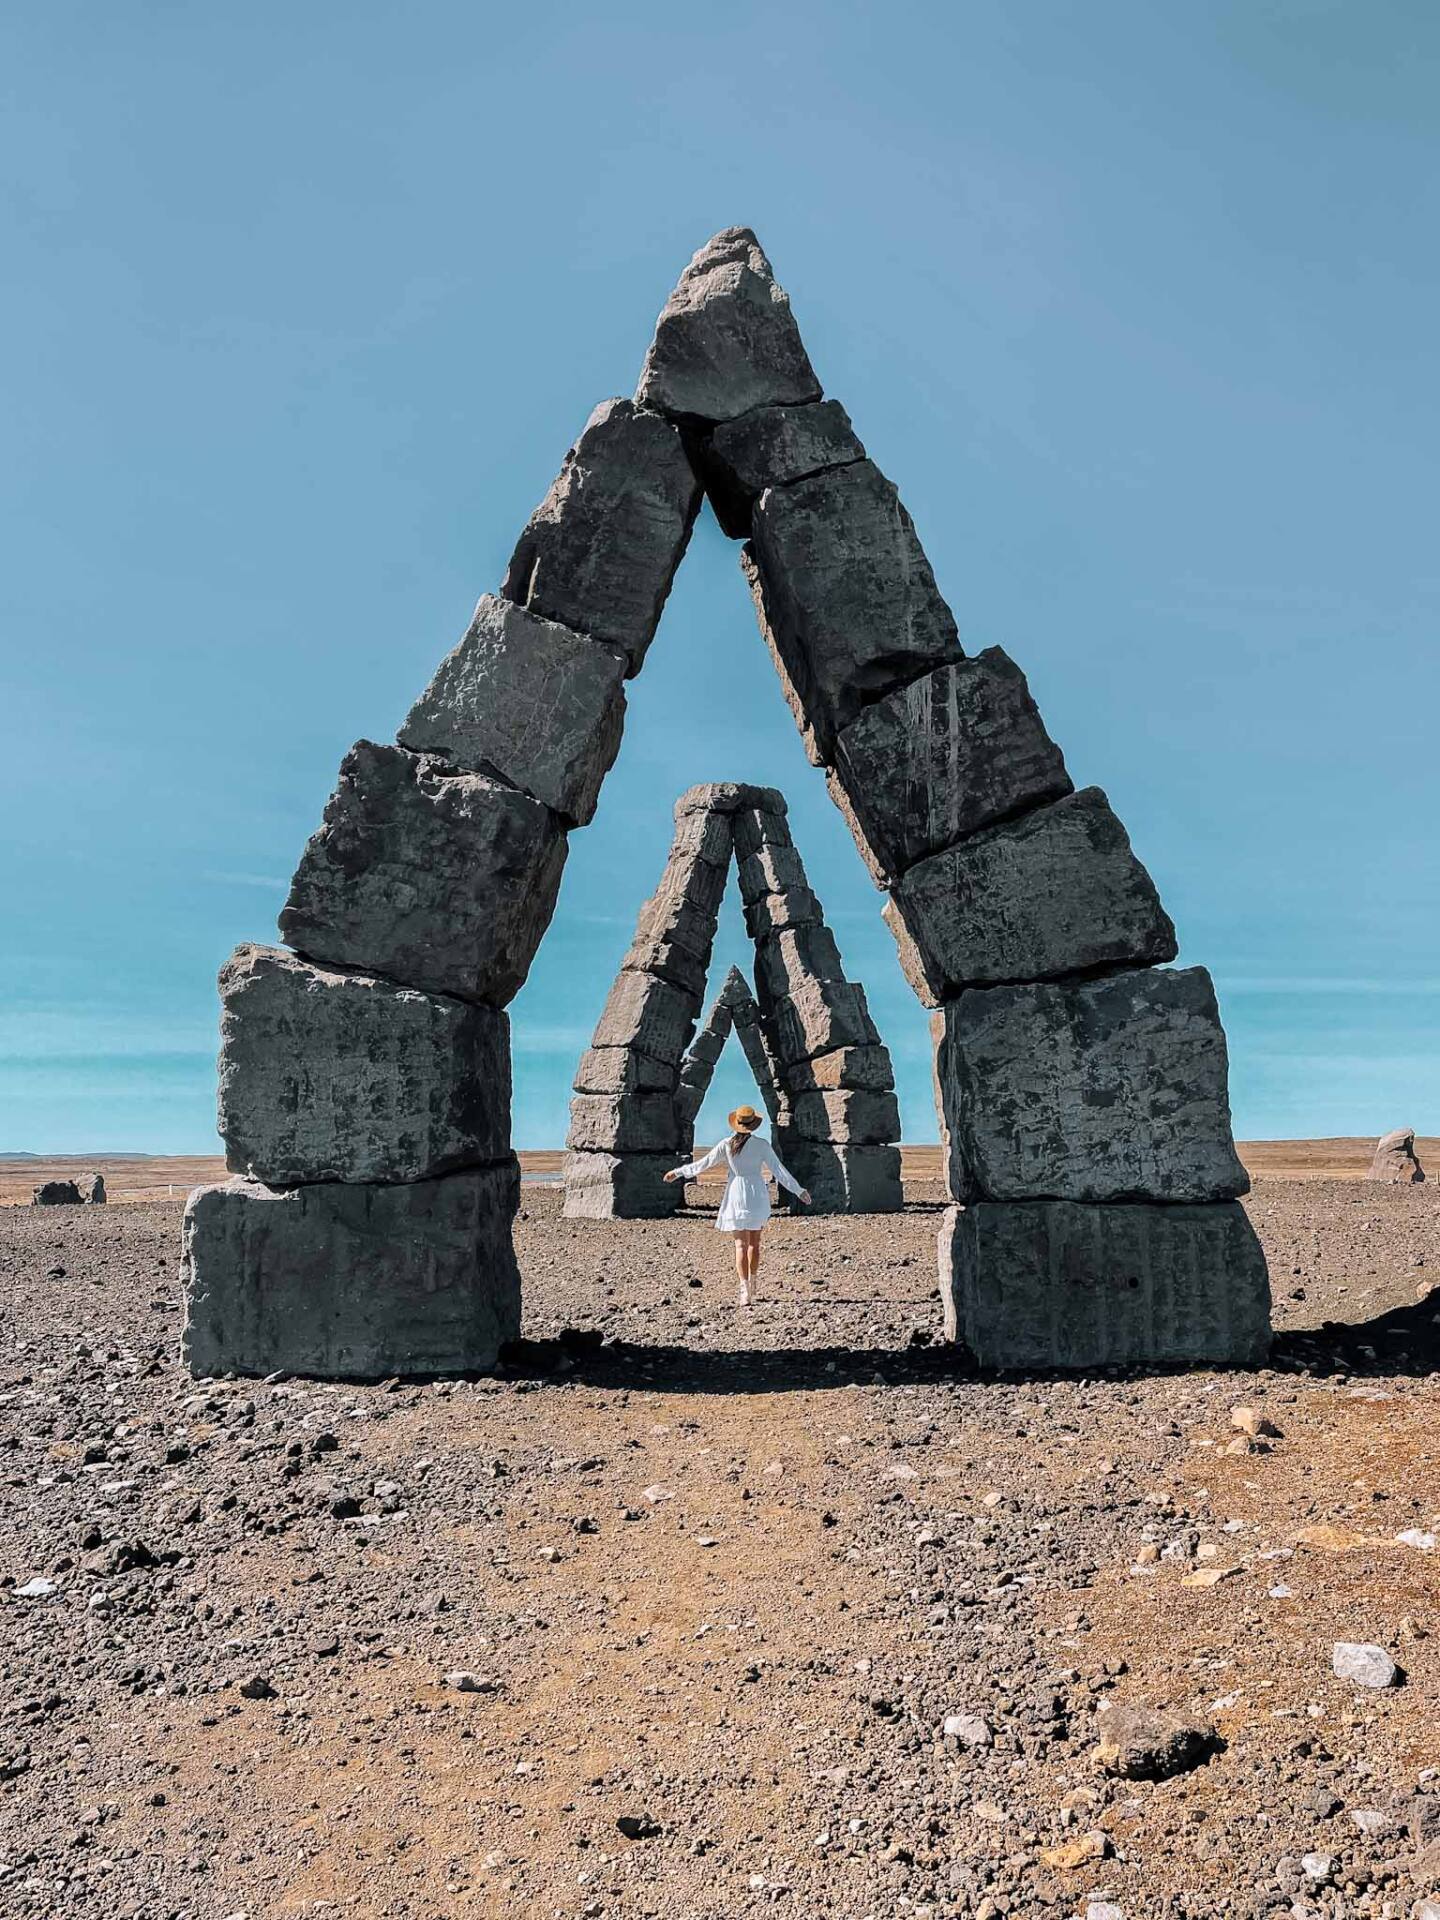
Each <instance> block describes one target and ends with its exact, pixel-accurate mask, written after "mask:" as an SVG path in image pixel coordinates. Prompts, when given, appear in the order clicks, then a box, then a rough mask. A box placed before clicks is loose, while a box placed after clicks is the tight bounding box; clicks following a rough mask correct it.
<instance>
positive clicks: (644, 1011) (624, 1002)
mask: <svg viewBox="0 0 1440 1920" xmlns="http://www.w3.org/2000/svg"><path fill="white" fill-rule="evenodd" d="M699 1014H700V1003H699V1001H698V1000H697V999H695V998H694V997H693V996H692V995H691V994H688V993H682V992H681V991H680V989H679V988H678V987H673V986H671V984H670V982H669V981H668V980H659V979H656V978H655V976H654V975H653V974H648V973H621V974H619V975H617V977H616V980H615V984H614V986H613V987H612V988H611V989H610V997H609V999H608V1000H607V1001H606V1002H605V1006H604V1010H603V1011H602V1013H601V1015H600V1020H599V1024H598V1025H597V1026H596V1028H595V1037H594V1040H593V1042H592V1045H593V1046H596V1047H633V1048H634V1049H635V1051H636V1052H637V1053H648V1054H649V1056H650V1058H651V1059H652V1060H662V1061H664V1062H665V1063H666V1064H667V1065H670V1066H673V1067H674V1068H675V1069H676V1070H677V1071H678V1069H679V1065H680V1060H681V1057H682V1055H683V1054H684V1052H685V1049H686V1048H687V1047H688V1046H689V1044H690V1036H691V1034H692V1033H693V1032H694V1031H695V1022H696V1020H697V1019H698V1018H699Z"/></svg>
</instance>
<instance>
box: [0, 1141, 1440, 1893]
mask: <svg viewBox="0 0 1440 1920" xmlns="http://www.w3.org/2000/svg"><path fill="white" fill-rule="evenodd" d="M1369 1144H1370V1143H1368V1142H1366V1143H1363V1146H1364V1149H1365V1156H1366V1157H1368V1150H1369ZM1422 1156H1423V1148H1422ZM1437 1164H1440V1157H1437ZM1362 1170H1363V1167H1362ZM1303 1171H1305V1172H1307V1174H1308V1173H1310V1172H1312V1171H1313V1170H1311V1169H1304V1170H1303ZM1349 1171H1351V1169H1350V1168H1349V1167H1348V1166H1347V1172H1349ZM692 1191H693V1190H692ZM1437 1194H1440V1186H1437V1185H1436V1184H1434V1183H1432V1184H1427V1185H1426V1186H1423V1187H1419V1188H1415V1189H1404V1190H1397V1189H1390V1188H1381V1187H1378V1186H1373V1185H1366V1184H1364V1183H1363V1182H1360V1181H1357V1180H1354V1179H1336V1178H1318V1177H1307V1178H1305V1179H1303V1180H1300V1179H1296V1180H1289V1179H1279V1178H1262V1179H1261V1181H1260V1183H1259V1185H1258V1187H1257V1191H1256V1194H1255V1196H1254V1197H1253V1199H1252V1201H1251V1203H1250V1206H1251V1212H1252V1215H1253V1217H1254V1219H1255V1222H1256V1226H1257V1228H1258V1231H1259V1233H1260V1235H1261V1238H1262V1240H1263V1241H1264V1243H1265V1246H1266V1249H1267V1252H1268V1254H1269V1257H1270V1262H1271V1269H1272V1275H1273V1279H1274V1285H1275V1290H1276V1296H1277V1321H1278V1324H1279V1326H1280V1329H1281V1332H1280V1337H1279V1340H1278V1342H1277V1346H1276V1350H1275V1354H1274V1356H1273V1364H1272V1366H1271V1367H1270V1368H1267V1369H1265V1370H1263V1371H1260V1372H1247V1373H1237V1374H1226V1373H1216V1372H1195V1373H1190V1374H1175V1375H1161V1376H1154V1377H1123V1376H1116V1377H1106V1378H1095V1379H1084V1380H1057V1379H1048V1378H1043V1377H1039V1378H1034V1379H1020V1380H1017V1379H998V1378H995V1377H982V1376H979V1375H977V1374H975V1372H974V1371H973V1369H969V1368H967V1367H966V1366H965V1365H964V1363H963V1362H962V1361H960V1360H958V1359H957V1358H956V1356H954V1355H953V1354H952V1353H950V1352H949V1351H947V1350H944V1349H940V1348H938V1347H937V1346H935V1345H932V1344H926V1343H927V1342H928V1341H929V1340H930V1338H931V1336H932V1335H933V1334H934V1331H935V1329H936V1326H937V1322H938V1306H937V1301H936V1299H935V1286H934V1239H935V1229H936V1225H937V1213H938V1192H937V1190H936V1189H935V1188H934V1187H933V1186H926V1185H924V1184H923V1183H920V1182H916V1183H915V1184H914V1185H913V1186H912V1188H911V1196H910V1201H909V1204H908V1206H907V1209H906V1211H905V1213H904V1214H903V1215H899V1216H892V1217H889V1218H883V1217H882V1218H870V1219H858V1220H840V1221H829V1220H823V1221H822V1220H813V1219H788V1218H787V1219H784V1220H781V1221H779V1222H778V1223H777V1224H776V1226H775V1227H774V1228H773V1230H772V1232H771V1234H770V1235H769V1236H768V1237H767V1243H766V1244H767V1253H768V1263H767V1267H766V1269H765V1272H764V1275H763V1276H762V1277H763V1283H764V1288H765V1294H764V1297H763V1298H762V1300H761V1302H760V1304H759V1305H758V1306H757V1307H756V1308H755V1309H754V1310H752V1311H750V1312H742V1311H740V1310H737V1309H736V1308H735V1307H733V1306H732V1304H731V1300H732V1283H731V1281H730V1279H729V1277H728V1274H727V1260H728V1246H727V1243H726V1242H725V1241H723V1240H722V1239H721V1238H720V1236H718V1235H717V1234H715V1233H714V1231H713V1229H712V1224H711V1218H710V1216H708V1215H707V1214H706V1212H704V1211H703V1210H701V1209H700V1208H697V1209H696V1210H694V1211H691V1212H689V1213H687V1214H686V1215H684V1216H682V1217H681V1218H679V1219H677V1220H674V1221H666V1222H634V1223H625V1224H616V1225H600V1224H592V1223H580V1222H577V1223H568V1222H565V1221H562V1220H561V1219H560V1218H559V1217H558V1216H559V1195H558V1193H557V1192H555V1191H554V1190H551V1189H546V1188H544V1187H530V1188H527V1189H526V1190H525V1204H524V1209H523V1212H522V1216H521V1219H520V1221H519V1223H518V1229H517V1239H518V1245H519V1249H520V1255H521V1260H522V1265H523V1268H524V1273H525V1283H526V1300H527V1324H526V1332H527V1335H528V1336H529V1337H530V1339H531V1340H532V1341H533V1342H534V1343H536V1344H535V1345H534V1346H533V1347H531V1348H530V1349H528V1350H527V1355H526V1358H525V1360H524V1363H523V1366H521V1367H520V1368H519V1369H518V1370H516V1371H513V1372H511V1373H508V1374H507V1375H506V1376H505V1377H503V1378H500V1379H485V1380H476V1381H472V1382H438V1383H435V1384H433V1385H432V1384H421V1385H404V1386H395V1385H391V1386H385V1385H377V1386H368V1387H334V1386H325V1385H320V1384H316V1383H313V1382H307V1381H277V1382H274V1383H270V1384H264V1383H260V1382H256V1381H238V1380H236V1381H213V1382H196V1381H194V1380H192V1379H190V1378H189V1377H188V1376H187V1375H185V1374H184V1373H183V1372H182V1371H181V1370H180V1368H179V1367H178V1365H177V1364H176V1360H175V1347H176V1337H177V1330H178V1324H179V1307H180V1302H179V1297H178V1290H177V1253H178V1225H179V1213H180V1207H179V1203H178V1200H176V1201H155V1200H152V1201H148V1202H147V1201H139V1202H137V1203H136V1204H133V1205H127V1206H116V1207H110V1208H104V1209H101V1208H87V1209H69V1208H61V1209H45V1210H39V1209H30V1208H14V1209H11V1210H9V1211H7V1212H6V1213H5V1214H4V1215H3V1216H0V1333H3V1354H4V1362H3V1372H0V1409H3V1415H0V1420H3V1424H0V1444H3V1446H4V1447H5V1448H6V1449H8V1451H7V1452H5V1454H4V1455H3V1458H4V1462H5V1470H4V1473H3V1476H0V1480H3V1484H0V1577H3V1580H4V1582H5V1586H6V1588H7V1589H8V1590H7V1591H5V1592H3V1593H0V1636H3V1642H4V1646H3V1661H4V1671H5V1677H6V1686H5V1688H4V1691H3V1694H0V1780H3V1785H0V1793H3V1795H4V1798H3V1801H0V1810H3V1814H4V1820H3V1825H0V1912H3V1913H4V1914H5V1915H7V1916H8V1915H11V1914H15V1915H51V1914H62V1915H69V1914H84V1915H92V1914H94V1915H118V1916H132V1917H134V1920H142V1917H143V1920H165V1917H166V1916H177V1915H186V1916H192V1917H193V1920H211V1916H214V1917H215V1920H224V1916H235V1915H242V1914H243V1915H246V1916H248V1920H261V1917H262V1916H264V1917H265V1920H269V1916H277V1915H292V1914H293V1915H301V1914H304V1915H336V1914H340V1915H354V1916H366V1917H367V1920H368V1916H391V1915H394V1916H402V1915H403V1916H415V1917H416V1920H451V1916H468V1915H475V1916H477V1917H478V1916H485V1920H490V1917H491V1916H507V1917H508V1916H521V1915H524V1916H527V1920H528V1917H530V1916H541V1917H546V1916H565V1917H566V1920H569V1917H570V1916H575V1917H576V1920H596V1917H597V1916H617V1917H619V1916H624V1920H631V1917H632V1916H634V1917H635V1920H641V1917H642V1916H656V1920H670V1917H671V1916H674V1917H675V1920H712V1917H713V1920H721V1916H723V1917H724V1920H735V1917H736V1916H741V1915H768V1914H772V1913H775V1914H778V1915H781V1916H784V1915H786V1914H793V1915H796V1916H811V1915H822V1914H823V1915H833V1916H837V1920H865V1917H866V1916H871V1917H872V1920H902V1917H903V1920H942V1916H950V1915H960V1914H963V1915H969V1916H973V1917H974V1920H995V1917H996V1916H998V1915H1001V1914H1011V1915H1031V1914H1054V1915H1056V1916H1064V1920H1070V1916H1073V1915H1080V1916H1084V1915H1085V1914H1086V1913H1087V1909H1089V1907H1090V1903H1092V1902H1096V1903H1100V1902H1104V1903H1109V1905H1110V1906H1113V1907H1116V1908H1118V1909H1119V1911H1120V1913H1121V1914H1122V1915H1123V1916H1124V1920H1140V1917H1141V1916H1144V1917H1145V1920H1149V1917H1150V1916H1154V1915H1167V1916H1172V1917H1174V1920H1178V1917H1179V1916H1192V1917H1194V1920H1199V1916H1210V1915H1218V1914H1235V1915H1272V1914H1273V1915H1277V1916H1278V1915H1281V1914H1298V1915H1302V1916H1320V1915H1322V1914H1323V1915H1326V1916H1341V1915H1345V1916H1353V1915H1375V1916H1381V1917H1384V1916H1391V1917H1392V1920H1400V1917H1402V1916H1403V1920H1409V1916H1410V1915H1411V1912H1412V1907H1413V1905H1414V1903H1415V1902H1416V1901H1417V1900H1418V1899H1420V1898H1421V1897H1422V1895H1423V1894H1424V1893H1425V1892H1426V1891H1427V1890H1429V1889H1432V1888H1433V1889H1434V1892H1435V1897H1436V1898H1437V1899H1440V1844H1437V1843H1440V1791H1437V1788H1440V1776H1437V1771H1436V1770H1437V1769H1440V1715H1437V1710H1436V1689H1437V1683H1440V1606H1437V1598H1440V1580H1437V1571H1440V1549H1437V1550H1435V1551H1431V1550H1429V1548H1428V1546H1427V1540H1428V1537H1429V1536H1430V1535H1432V1534H1434V1533H1435V1532H1436V1531H1440V1405H1437V1373H1436V1369H1437V1367H1440V1295H1436V1294H1432V1293H1431V1291H1430V1289H1431V1286H1432V1282H1433V1278H1434V1276H1435V1273H1436V1267H1437V1262H1440V1244H1437V1240H1440V1235H1437V1225H1440V1200H1437ZM705 1197H706V1196H704V1195H702V1196H701V1198H702V1200H703V1199H704V1198H705ZM1342 1322H1343V1323H1347V1324H1344V1325H1340V1324H1328V1325H1327V1324H1325V1323H1342ZM1237 1407H1248V1408H1251V1409H1255V1410H1258V1411H1259V1412H1261V1413H1263V1415H1264V1416H1265V1417H1266V1418H1268V1419H1269V1420H1270V1421H1271V1422H1272V1423H1273V1425H1274V1426H1275V1427H1276V1428H1277V1429H1278V1430H1279V1431H1278V1435H1277V1436H1276V1437H1274V1438H1273V1439H1269V1440H1263V1441H1260V1442H1258V1443H1253V1444H1254V1445H1256V1446H1257V1447H1258V1448H1259V1449H1260V1450H1254V1451H1252V1450H1249V1449H1250V1448H1251V1446H1252V1443H1251V1442H1249V1441H1247V1440H1245V1439H1243V1438H1241V1437H1240V1436H1239V1434H1238V1432H1237V1429H1236V1427H1235V1425H1234V1424H1233V1421H1232V1410H1233V1409H1235V1408H1237ZM1402 1534H1405V1535H1409V1539H1408V1540H1405V1539H1401V1538H1399V1537H1398V1536H1400V1535H1402ZM34 1580H39V1581H41V1582H44V1583H48V1584H49V1585H50V1586H51V1587H53V1591H51V1592H46V1591H45V1590H44V1588H43V1587H42V1588H41V1589H39V1590H37V1591H35V1592H34V1597H26V1596H25V1595H24V1593H23V1589H24V1588H25V1587H26V1585H27V1583H30V1582H32V1581H34ZM1337 1639H1344V1640H1354V1641H1365V1642H1375V1643H1378V1644H1379V1645H1380V1646H1382V1647H1384V1648H1385V1649H1387V1650H1388V1651H1389V1652H1390V1653H1391V1654H1392V1655H1393V1656H1394V1658H1395V1659H1396V1660H1397V1661H1398V1662H1399V1664H1400V1666H1401V1667H1402V1669H1403V1670H1404V1674H1405V1683H1404V1684H1403V1685H1400V1686H1398V1687H1393V1688H1387V1689H1384V1690H1379V1691H1376V1690H1370V1689H1366V1688H1363V1687H1360V1686H1358V1685H1356V1684H1354V1683H1353V1682H1351V1681H1345V1680H1340V1679H1337V1678H1335V1677H1334V1675H1333V1673H1332V1670H1331V1650H1332V1644H1333V1642H1335V1641H1336V1640H1337ZM457 1671H465V1672H468V1673H469V1674H471V1675H473V1676H475V1684H476V1685H477V1686H478V1687H479V1688H480V1689H481V1690H479V1691H459V1690H457V1689H456V1688H455V1687H454V1686H449V1685H447V1684H446V1675H447V1674H450V1673H454V1672H457ZM1107 1698H1113V1699H1115V1700H1117V1701H1120V1702H1144V1703H1148V1704H1150V1705H1153V1706H1156V1707H1159V1708H1162V1709H1166V1710H1170V1711H1173V1712H1175V1713H1178V1714H1180V1715H1182V1716H1184V1717H1185V1718H1187V1719H1189V1720H1196V1721H1208V1722H1209V1723H1210V1724H1211V1725H1212V1726H1213V1727H1214V1729H1215V1730H1216V1740H1215V1742H1214V1743H1213V1746H1212V1749H1211V1757H1210V1758H1209V1759H1208V1762H1207V1764H1204V1765H1201V1766H1199V1767H1197V1768H1195V1769H1194V1770H1193V1771H1188V1772H1185V1773H1183V1774H1180V1775H1178V1776H1177V1777H1175V1778H1172V1779H1168V1780H1163V1781H1160V1782H1157V1783H1152V1782H1148V1781H1144V1780H1131V1779H1117V1778H1114V1777H1112V1776H1110V1775H1108V1774H1106V1773H1104V1772H1102V1771H1101V1770H1100V1768H1099V1767H1098V1765H1097V1762H1096V1751H1095V1750H1096V1742H1097V1709H1098V1708H1099V1707H1100V1705H1101V1703H1102V1702H1103V1701H1105V1700H1106V1699H1107ZM955 1714H966V1715H971V1716H974V1717H975V1718H976V1719H977V1720H980V1721H983V1723H984V1729H985V1734H984V1737H983V1743H982V1744H980V1745H978V1746H973V1747H972V1746H969V1745H967V1744H965V1743H964V1742H963V1741H962V1740H960V1739H957V1738H956V1737H954V1736H953V1735H952V1736H950V1737H947V1736H946V1735H945V1733H944V1723H945V1720H946V1718H947V1716H950V1715H955ZM975 1731H976V1730H975V1729H974V1728H971V1729H970V1733H971V1735H972V1737H973V1736H974V1734H975ZM1096 1920H1113V1915H1111V1914H1110V1912H1109V1911H1108V1906H1107V1908H1106V1909H1105V1910H1104V1911H1103V1912H1102V1913H1101V1914H1100V1915H1098V1916H1096Z"/></svg>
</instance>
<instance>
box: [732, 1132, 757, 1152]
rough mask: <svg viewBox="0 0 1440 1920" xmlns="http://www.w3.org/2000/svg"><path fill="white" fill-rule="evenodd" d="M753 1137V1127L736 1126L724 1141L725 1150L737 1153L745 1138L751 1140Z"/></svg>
mask: <svg viewBox="0 0 1440 1920" xmlns="http://www.w3.org/2000/svg"><path fill="white" fill-rule="evenodd" d="M754 1138H755V1130H754V1128H753V1127H737V1128H736V1129H735V1131H734V1133H732V1134H731V1136H730V1138H729V1139H728V1140H727V1141H726V1142H725V1147H726V1151H727V1152H729V1153H739V1151H740V1149H741V1147H743V1146H744V1144H745V1142H746V1141H747V1140H753V1139H754Z"/></svg>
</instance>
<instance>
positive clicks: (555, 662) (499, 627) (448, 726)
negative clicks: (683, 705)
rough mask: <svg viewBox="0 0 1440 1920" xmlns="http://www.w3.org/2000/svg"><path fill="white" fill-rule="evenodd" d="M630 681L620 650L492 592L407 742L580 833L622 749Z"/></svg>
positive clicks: (404, 734)
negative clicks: (491, 781)
mask: <svg viewBox="0 0 1440 1920" xmlns="http://www.w3.org/2000/svg"><path fill="white" fill-rule="evenodd" d="M624 679H625V656H624V654H623V653H620V652H617V650H616V649H615V648H614V647H607V646H602V645H600V644H599V642H597V641H595V640H591V639H589V638H588V637H587V636H586V635H584V634H580V633H573V632H572V631H571V630H570V628H569V627H563V626H559V625H557V624H556V622H555V621H553V620H542V619H539V618H537V616H536V615H535V614H533V613H527V612H525V610H524V609H523V608H521V607H515V606H512V605H511V604H510V602H509V601H508V600H501V599H498V598H497V597H496V596H495V595H494V594H490V593H487V594H486V595H485V596H484V598H483V599H482V600H481V601H480V604H479V605H478V606H477V607H476V609H475V617H474V618H473V619H472V620H471V622H470V626H469V628H468V630H467V631H466V634H465V637H464V639H463V640H461V642H460V644H459V646H457V647H456V648H455V649H454V651H453V652H452V653H449V654H447V655H446V657H445V659H444V660H442V661H441V663H440V665H439V667H438V669H437V670H436V673H435V677H434V679H433V680H432V681H431V682H430V684H429V686H428V687H427V688H426V689H425V691H424V693H422V694H421V696H420V698H419V699H418V700H417V701H416V702H415V704H414V706H413V707H412V708H411V709H410V712H409V714H408V715H407V717H406V720H405V724H404V725H403V726H402V727H401V729H400V735H399V739H400V744H401V746H402V747H409V748H410V749H411V750H412V751H413V752H416V753H433V754H436V755H438V756H439V757H440V758H441V759H442V760H443V761H444V762H445V763H446V765H447V766H448V767H449V768H450V769H451V771H453V772H456V773H485V774H490V775H492V776H494V777H497V778H499V779H501V780H503V781H504V782H505V784H506V786H510V787H518V788H519V789H520V791H521V792H522V793H528V794H529V795H530V797H531V798H532V799H534V800H539V801H542V802H543V803H544V805H545V806H547V807H550V808H552V809H553V810H554V811H555V812H556V813H558V814H559V815H560V816H561V818H562V819H563V820H565V821H566V822H568V824H569V825H571V826H583V825H584V824H585V822H586V821H587V820H589V819H590V818H591V817H592V816H593V814H594V812H595V802H596V800H597V799H598V797H599V794H600V783H601V781H602V780H604V778H605V775H606V774H607V773H608V772H609V771H610V768H611V766H612V765H613V763H614V760H615V755H616V753H617V752H618V751H619V747H620V735H621V732H622V730H623V728H624V724H625V692H624Z"/></svg>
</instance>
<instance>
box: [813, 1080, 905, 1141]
mask: <svg viewBox="0 0 1440 1920" xmlns="http://www.w3.org/2000/svg"><path fill="white" fill-rule="evenodd" d="M789 1125H790V1127H791V1129H792V1131H793V1132H794V1133H796V1134H798V1135H799V1137H800V1138H801V1139H802V1140H828V1141H832V1142H834V1143H836V1144H837V1145H840V1146H857V1147H858V1146H888V1145H896V1144H898V1142H899V1139H900V1108H899V1105H898V1103H897V1101H896V1099H895V1095H894V1094H893V1093H872V1092H868V1091H865V1090H863V1089H855V1090H852V1091H845V1092H839V1093H818V1092H817V1093H796V1092H794V1091H793V1090H792V1091H791V1094H790V1118H789Z"/></svg>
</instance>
